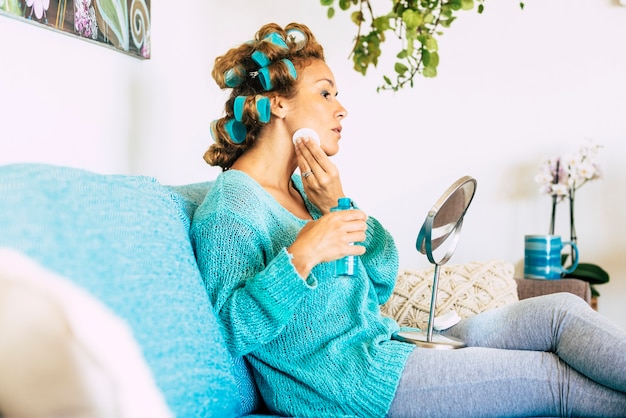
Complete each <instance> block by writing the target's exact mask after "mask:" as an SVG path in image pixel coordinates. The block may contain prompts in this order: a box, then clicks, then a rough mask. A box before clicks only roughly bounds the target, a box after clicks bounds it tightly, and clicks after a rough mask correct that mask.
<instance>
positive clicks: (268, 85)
mask: <svg viewBox="0 0 626 418" xmlns="http://www.w3.org/2000/svg"><path fill="white" fill-rule="evenodd" d="M276 66H285V67H286V70H287V72H288V73H289V76H291V78H292V79H294V80H295V79H296V78H298V73H297V72H296V67H295V66H294V65H293V62H291V60H289V59H287V58H283V59H282V60H280V61H278V62H275V63H273V64H272V65H269V66H267V67H263V68H261V69H259V75H258V77H259V82H260V83H261V86H262V87H263V89H264V90H265V91H270V90H271V89H272V88H273V87H274V83H273V82H272V74H271V73H272V72H275V71H277V69H276ZM272 67H274V68H275V70H274V71H270V69H271V68H272Z"/></svg>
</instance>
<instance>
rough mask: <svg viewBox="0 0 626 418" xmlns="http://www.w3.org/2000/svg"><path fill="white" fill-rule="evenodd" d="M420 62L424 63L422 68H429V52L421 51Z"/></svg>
mask: <svg viewBox="0 0 626 418" xmlns="http://www.w3.org/2000/svg"><path fill="white" fill-rule="evenodd" d="M422 62H423V63H424V67H428V66H430V52H428V51H427V50H425V49H422Z"/></svg>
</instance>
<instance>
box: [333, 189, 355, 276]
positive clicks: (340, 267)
mask: <svg viewBox="0 0 626 418" xmlns="http://www.w3.org/2000/svg"><path fill="white" fill-rule="evenodd" d="M353 208H354V205H353V204H352V199H350V198H349V197H340V198H339V200H338V201H337V206H335V207H334V208H331V209H330V211H331V212H336V211H338V210H350V209H353ZM351 245H353V244H351ZM355 266H356V257H355V256H353V255H347V256H345V257H343V258H340V259H339V260H337V261H335V275H336V276H354V269H355Z"/></svg>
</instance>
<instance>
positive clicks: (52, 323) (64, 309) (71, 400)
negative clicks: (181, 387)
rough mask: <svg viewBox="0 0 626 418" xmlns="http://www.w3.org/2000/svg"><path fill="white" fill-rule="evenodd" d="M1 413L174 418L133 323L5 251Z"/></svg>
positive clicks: (0, 262)
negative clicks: (145, 357) (151, 370)
mask: <svg viewBox="0 0 626 418" xmlns="http://www.w3.org/2000/svg"><path fill="white" fill-rule="evenodd" d="M0 370H2V373H0V407H1V408H2V411H0V415H2V416H4V417H6V418H9V417H44V416H45V417H55V416H63V417H90V418H92V417H93V418H99V417H103V418H104V417H112V416H115V417H123V418H131V417H159V418H165V417H171V416H172V414H171V413H170V411H169V409H168V407H167V405H166V403H165V400H164V397H163V396H162V394H161V392H160V391H159V390H158V388H157V387H156V384H155V383H154V380H153V377H152V374H151V372H150V370H149V368H148V366H147V364H146V362H145V360H144V359H143V356H142V354H141V350H140V348H139V345H138V344H137V342H136V341H135V339H134V338H133V336H132V333H131V331H130V328H129V327H128V326H127V325H126V323H125V322H124V321H123V320H121V319H120V318H118V317H117V316H115V314H114V313H113V312H112V311H111V310H110V309H109V308H107V307H106V306H105V305H104V304H102V303H101V302H100V301H98V300H97V299H95V298H94V297H92V296H91V295H90V294H88V293H87V292H86V291H85V290H83V289H81V288H79V287H77V286H76V285H74V284H73V283H72V282H70V281H69V280H67V279H65V278H63V277H60V276H58V275H56V274H54V273H52V272H50V271H48V270H45V269H43V268H42V267H40V266H39V265H38V264H36V263H35V262H34V261H32V260H31V259H29V258H27V257H26V256H24V255H22V254H20V253H18V252H16V251H14V250H11V249H4V248H0Z"/></svg>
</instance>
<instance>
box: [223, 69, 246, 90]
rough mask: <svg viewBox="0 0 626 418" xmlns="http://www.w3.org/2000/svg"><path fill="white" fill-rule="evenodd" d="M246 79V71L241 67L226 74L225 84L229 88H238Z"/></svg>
mask: <svg viewBox="0 0 626 418" xmlns="http://www.w3.org/2000/svg"><path fill="white" fill-rule="evenodd" d="M244 78H245V69H244V68H243V67H242V66H241V65H236V66H235V67H233V68H231V69H229V70H226V72H224V83H225V84H226V86H227V87H231V88H233V87H237V86H238V85H240V84H241V83H242V81H243V80H244Z"/></svg>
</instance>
